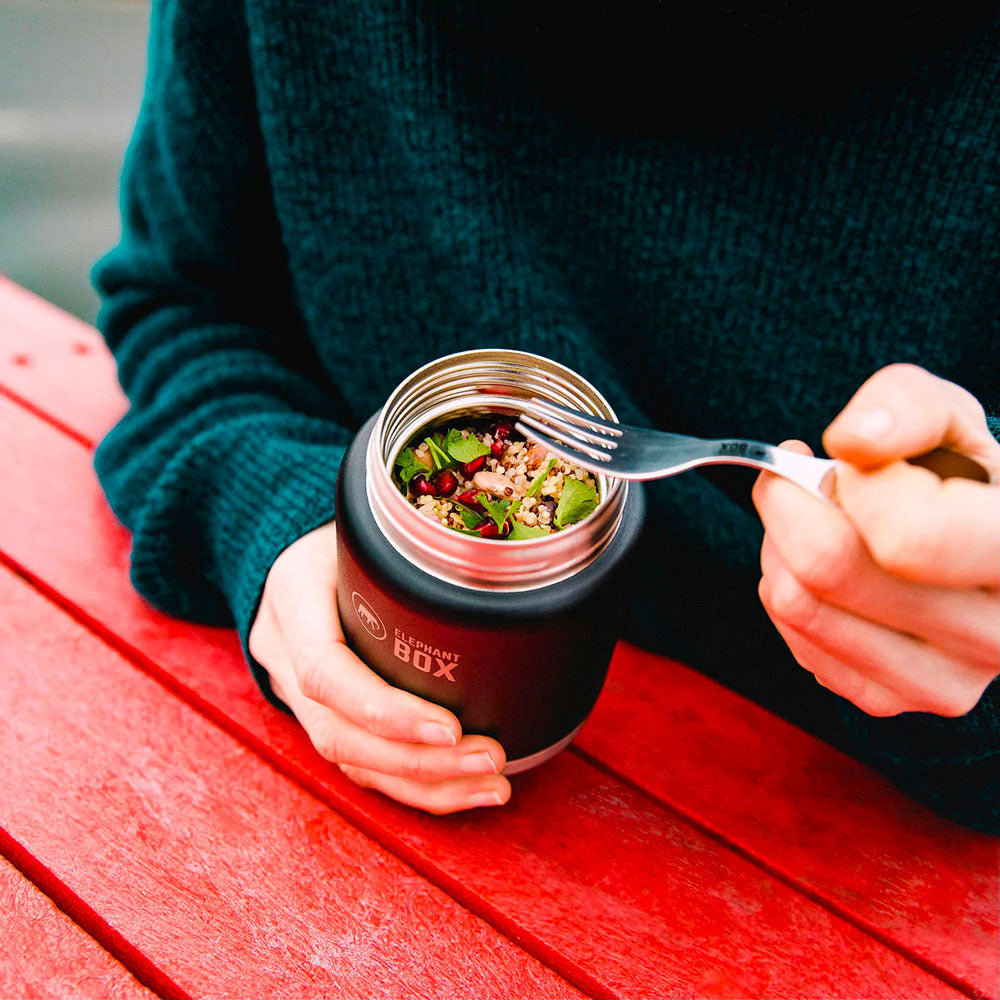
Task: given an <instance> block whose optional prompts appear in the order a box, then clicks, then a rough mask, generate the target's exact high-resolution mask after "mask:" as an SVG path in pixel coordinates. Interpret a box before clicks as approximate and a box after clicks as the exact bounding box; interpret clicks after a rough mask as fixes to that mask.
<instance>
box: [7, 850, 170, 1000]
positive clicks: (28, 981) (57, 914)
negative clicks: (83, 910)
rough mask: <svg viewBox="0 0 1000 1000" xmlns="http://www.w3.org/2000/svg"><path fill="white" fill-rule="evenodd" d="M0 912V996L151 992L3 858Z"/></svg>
mask: <svg viewBox="0 0 1000 1000" xmlns="http://www.w3.org/2000/svg"><path fill="white" fill-rule="evenodd" d="M0 913H2V914H3V932H4V944H3V948H0V996H4V997H67V996H73V997H80V998H84V997H93V998H95V1000H98V998H107V1000H117V998H119V997H122V998H125V997H139V998H150V1000H151V998H152V997H154V996H155V994H153V993H150V992H149V990H147V989H146V987H145V986H142V985H141V984H140V983H137V982H136V981H135V979H134V978H133V977H132V975H131V973H130V972H129V971H128V970H127V969H125V968H124V967H123V966H122V965H121V964H120V963H118V962H117V961H115V959H114V958H112V957H111V955H109V954H108V953H107V952H106V951H105V950H104V949H103V948H102V947H101V946H100V945H99V944H98V943H97V942H96V941H95V940H94V939H93V938H92V937H90V936H89V935H88V934H85V933H84V932H83V931H82V930H81V929H80V928H79V927H78V926H77V925H76V924H75V923H73V921H72V920H70V918H69V917H67V916H66V914H65V913H62V912H61V911H60V910H58V909H57V908H56V906H55V904H54V903H53V902H52V900H51V899H49V897H48V896H46V895H44V894H43V893H41V892H39V891H38V889H36V888H35V887H34V886H33V885H32V884H31V882H29V881H28V880H27V879H26V878H25V877H24V876H23V875H22V874H21V873H20V872H19V871H18V870H17V869H16V868H14V867H13V866H12V865H10V864H8V863H7V862H6V861H5V860H3V859H2V858H0Z"/></svg>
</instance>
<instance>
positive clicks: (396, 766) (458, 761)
mask: <svg viewBox="0 0 1000 1000" xmlns="http://www.w3.org/2000/svg"><path fill="white" fill-rule="evenodd" d="M293 710H294V711H295V714H296V716H297V717H298V719H299V721H300V722H301V723H302V727H303V728H304V729H305V730H306V732H307V733H308V735H309V739H310V740H311V741H312V744H313V746H314V747H315V748H316V751H317V752H318V753H319V755H320V756H321V757H323V758H325V759H326V760H329V761H331V762H333V763H336V764H346V765H350V766H354V767H364V768H369V769H371V770H374V771H379V772H381V773H382V774H387V775H395V776H396V777H400V778H408V779H411V780H412V781H419V782H425V783H426V782H438V781H443V780H444V779H446V778H457V777H468V776H473V775H480V776H481V775H491V774H499V773H500V772H501V771H502V770H503V769H504V767H505V765H506V763H507V759H506V756H505V754H504V752H503V748H502V747H501V746H500V744H499V743H497V742H496V740H492V739H490V738H489V737H487V736H477V735H467V736H463V737H462V739H461V740H460V741H459V743H458V745H457V746H455V747H434V746H428V745H427V744H424V743H402V742H398V741H395V740H387V739H385V738H384V737H382V736H376V735H374V734H373V733H370V732H369V731H368V730H367V729H362V728H361V727H360V726H357V725H355V724H354V723H353V722H351V721H350V720H349V719H345V718H344V717H343V716H340V715H338V714H337V713H336V712H334V711H333V710H332V709H329V708H327V707H326V706H325V705H320V704H318V703H317V702H309V705H308V706H303V705H297V706H296V707H295V709H293Z"/></svg>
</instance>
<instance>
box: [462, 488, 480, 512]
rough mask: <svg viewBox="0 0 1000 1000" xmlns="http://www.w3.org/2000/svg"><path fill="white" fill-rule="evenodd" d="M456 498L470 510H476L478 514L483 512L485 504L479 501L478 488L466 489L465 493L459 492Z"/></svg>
mask: <svg viewBox="0 0 1000 1000" xmlns="http://www.w3.org/2000/svg"><path fill="white" fill-rule="evenodd" d="M455 499H456V500H457V501H458V502H459V503H460V504H463V505H464V506H466V507H468V508H469V510H474V511H475V512H476V513H477V514H481V513H482V512H483V505H482V504H481V503H480V502H479V492H478V490H466V491H465V492H464V493H459V494H458V496H457V497H455Z"/></svg>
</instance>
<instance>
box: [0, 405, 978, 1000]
mask: <svg viewBox="0 0 1000 1000" xmlns="http://www.w3.org/2000/svg"><path fill="white" fill-rule="evenodd" d="M0 395H4V396H6V397H7V398H8V399H10V400H11V401H12V402H13V403H15V404H17V405H18V406H21V407H22V408H24V409H25V410H27V411H28V412H30V413H31V414H32V415H33V416H36V417H38V418H39V419H40V420H43V421H44V422H45V423H48V424H49V425H50V426H52V427H54V428H55V429H57V430H59V431H61V432H62V433H64V434H66V435H67V436H68V437H70V438H72V439H73V440H74V441H76V442H77V443H78V444H81V445H82V446H83V447H84V448H86V449H87V450H89V451H93V449H94V443H93V442H92V441H90V440H89V439H88V438H87V437H85V436H84V435H82V434H80V433H78V432H77V431H75V430H73V429H72V428H70V427H68V426H67V425H65V424H63V423H62V422H61V421H60V420H58V419H56V418H55V417H51V416H50V415H48V414H47V413H45V412H44V411H43V410H41V409H40V408H39V407H37V406H35V405H34V404H33V403H30V402H28V401H27V400H25V399H23V398H22V397H20V396H19V395H18V394H17V393H14V392H13V391H11V390H10V389H8V388H6V387H5V386H3V385H0ZM0 564H2V565H5V566H7V567H8V568H9V569H10V570H11V571H12V572H14V573H16V574H17V575H18V576H19V577H21V579H23V580H24V581H25V582H26V583H28V584H29V585H30V586H32V587H33V588H34V589H35V590H37V591H39V592H40V593H41V594H43V595H44V596H45V597H46V598H48V599H49V600H50V601H51V602H52V603H53V604H55V605H57V606H58V607H59V608H61V609H62V610H63V611H64V612H66V613H67V614H68V615H69V616H70V617H72V618H74V619H75V620H76V621H77V622H79V623H80V624H81V625H83V626H84V627H85V628H86V629H87V630H88V631H90V632H92V633H93V634H94V635H96V636H97V637H98V638H99V639H101V640H102V641H103V642H104V643H105V644H106V645H108V646H110V647H111V648H112V649H114V650H115V651H116V652H118V653H119V654H120V655H122V656H124V657H125V658H126V659H128V660H129V661H130V662H131V663H132V664H133V665H134V666H136V667H137V668H139V669H140V670H142V671H143V672H144V673H146V674H148V675H149V676H151V677H152V678H153V679H154V680H156V681H157V682H158V683H159V684H161V685H162V686H163V687H165V688H166V689H167V690H169V691H170V692H171V693H172V694H174V695H176V696H177V697H179V698H180V699H181V700H182V701H184V702H185V703H187V704H188V705H189V706H190V707H192V708H193V709H195V711H197V712H199V713H200V714H201V715H203V716H205V717H206V718H207V719H209V720H210V721H211V722H212V723H213V724H215V725H216V726H218V727H219V728H220V729H223V730H224V731H225V732H227V733H229V734H230V735H231V736H233V737H234V738H236V739H237V740H238V741H239V742H240V743H242V744H243V745H244V746H246V747H247V748H248V749H250V750H252V751H253V752H254V753H255V754H256V755H257V756H258V757H260V758H262V759H263V760H265V761H266V762H267V763H268V764H270V766H271V767H273V768H274V769H275V770H276V771H278V772H279V773H280V774H282V775H283V776H284V777H286V778H289V779H290V780H292V781H294V782H295V783H296V784H298V785H299V786H300V787H302V788H304V789H305V790H306V791H308V792H309V793H310V794H311V795H313V796H314V797H316V798H318V799H319V800H320V801H322V802H323V803H324V804H325V805H326V806H328V807H329V808H331V809H333V811H334V812H336V813H338V814H339V815H341V816H343V817H344V818H345V819H347V820H348V821H349V822H351V823H352V824H353V825H354V826H356V827H358V829H360V830H361V831H362V832H363V833H365V834H366V835H367V836H369V837H370V838H371V839H372V840H374V841H376V843H378V844H379V845H380V846H382V847H384V848H385V849H386V850H388V851H390V852H391V853H393V854H395V855H396V856H397V857H399V858H400V859H401V860H403V861H405V862H406V863H407V864H408V865H409V866H410V867H411V868H413V869H414V870H415V871H417V872H418V874H420V875H421V876H422V877H423V878H425V879H427V881H429V882H430V883H432V884H433V885H435V886H437V887H438V888H439V889H441V890H442V891H443V892H445V893H447V894H448V895H449V896H451V897H452V898H453V899H454V900H455V901H456V902H458V903H459V904H460V905H462V906H463V907H465V908H466V909H467V910H469V911H470V912H472V913H474V914H475V915H476V916H478V917H479V918H480V919H482V920H484V921H485V922H486V923H488V924H489V925H490V926H492V927H493V928H494V929H495V930H497V931H498V932H499V933H501V934H503V935H504V936H505V937H507V938H508V939H510V940H511V941H513V942H514V943H515V944H516V945H518V946H519V947H521V948H523V949H524V950H525V951H527V952H528V953H529V954H531V955H532V956H533V957H534V958H536V959H537V960H538V961H540V962H541V963H542V964H543V965H547V966H549V968H551V969H552V970H553V971H554V972H556V973H557V974H558V975H560V976H562V977H563V978H564V979H566V980H567V981H569V982H570V983H571V984H572V985H573V986H575V987H576V988H577V989H578V990H580V991H581V992H583V993H587V994H588V995H590V996H591V997H594V998H595V1000H603V998H604V997H608V998H609V1000H613V995H611V994H608V993H607V991H606V990H605V989H604V987H603V986H602V984H601V983H599V982H598V981H596V980H595V979H594V978H593V977H592V976H590V974H589V973H587V972H586V971H585V970H583V969H582V968H580V967H578V966H577V965H575V963H572V962H569V961H568V960H566V959H565V957H564V956H562V955H561V954H560V953H559V952H556V951H555V950H554V949H552V948H551V947H550V946H549V945H547V944H546V943H545V942H544V941H542V940H541V939H539V938H536V937H534V935H531V934H528V933H526V932H525V931H523V930H522V929H521V928H519V927H517V926H516V924H514V923H513V922H512V921H510V920H509V919H508V918H507V917H506V916H505V915H504V914H503V913H502V912H500V911H499V910H497V909H496V908H495V907H493V906H491V904H489V903H488V902H487V901H486V900H484V899H482V897H480V896H478V895H476V894H475V893H472V892H469V891H468V890H466V889H465V887H464V886H463V885H462V883H461V882H459V881H458V880H457V879H454V878H452V877H451V876H449V875H448V874H447V873H445V872H442V871H440V870H437V869H433V868H431V867H430V866H427V865H426V863H425V862H424V860H423V858H422V857H421V856H420V855H419V854H418V853H417V852H416V851H414V850H413V849H411V848H410V847H408V846H407V845H406V844H405V843H402V842H400V841H398V840H396V839H394V838H392V837H391V836H387V832H386V831H385V830H384V829H383V828H382V827H380V826H379V825H378V824H377V823H374V822H373V821H371V820H370V819H369V818H368V817H367V816H365V815H364V813H362V812H361V811H360V810H355V808H354V807H353V806H352V805H351V804H350V803H347V802H343V801H339V800H337V801H335V800H334V797H333V796H332V795H330V793H329V791H328V790H327V789H326V787H325V786H324V785H322V784H320V783H319V782H318V781H316V780H315V779H313V778H312V777H311V776H310V775H309V774H307V773H306V772H304V771H301V770H299V769H298V768H297V767H295V765H294V764H291V763H290V762H289V761H288V760H287V759H286V758H285V757H284V756H283V755H282V754H280V753H279V752H277V751H275V750H274V749H273V748H272V747H270V746H269V745H268V744H267V743H265V742H264V741H263V740H261V739H259V738H258V737H257V736H255V735H254V734H253V733H251V732H250V731H249V730H247V729H245V728H243V727H242V726H240V725H238V724H237V723H235V722H234V721H233V720H232V719H230V717H229V716H227V715H226V714H225V713H224V712H223V711H222V710H220V709H219V708H217V707H216V706H215V705H213V704H212V703H211V702H209V701H207V700H206V699H204V698H202V697H201V695H199V694H198V692H197V691H195V690H193V689H192V688H189V687H187V686H186V685H184V684H182V683H181V682H180V681H178V680H177V679H176V678H175V677H174V676H173V675H172V674H170V673H169V672H168V671H166V670H164V669H163V668H162V667H160V666H159V665H158V664H156V663H155V661H153V660H151V659H150V658H149V657H148V656H146V654H145V653H143V652H142V651H141V650H139V649H136V648H135V647H133V646H132V645H130V644H129V643H128V642H126V641H125V640H123V639H121V638H120V637H119V636H118V635H116V634H115V633H114V632H112V631H111V630H110V629H108V628H107V627H106V626H105V625H103V624H102V623H101V622H99V621H97V620H96V619H94V618H92V617H91V616H90V615H89V614H87V612H86V611H84V610H83V609H82V608H80V607H79V606H77V605H76V604H74V603H73V602H72V601H70V600H69V599H68V598H66V597H64V596H63V595H62V594H61V593H60V592H58V591H57V590H55V589H54V588H52V587H51V586H49V585H48V584H47V583H46V582H45V581H44V580H42V579H40V578H39V577H37V576H36V575H35V574H33V573H31V572H30V571H29V570H27V569H26V568H25V567H23V566H21V565H20V564H19V563H18V562H16V561H15V560H14V559H12V558H11V557H9V556H8V555H7V554H6V553H4V552H2V551H0ZM570 749H571V750H572V751H573V752H574V753H575V754H577V755H578V756H579V757H580V758H581V759H582V760H584V761H585V762H586V763H588V764H589V765H590V766H592V767H595V768H596V769H597V770H599V771H601V772H602V773H604V774H606V775H608V776H609V777H612V778H614V779H615V780H616V781H619V782H621V783H622V784H623V785H626V786H627V787H629V788H631V789H632V790H633V791H636V792H638V793H639V794H641V795H642V796H643V798H645V799H647V800H648V801H651V802H653V803H654V804H655V805H656V806H658V807H659V808H661V809H664V810H666V811H667V812H670V813H672V814H673V815H675V816H678V817H679V818H680V819H682V820H683V821H684V822H685V823H687V824H688V825H690V826H692V827H694V828H695V829H697V830H698V831H699V832H700V833H702V834H704V835H706V836H708V837H710V838H711V839H712V840H713V841H715V842H716V843H719V844H721V845H722V846H723V847H725V848H726V849H727V850H729V851H732V852H733V853H734V854H737V855H738V856H739V857H741V858H742V859H743V860H745V861H747V862H749V863H750V864H752V865H753V866H754V867H756V868H759V869H761V870H762V871H764V872H766V873H767V875H769V876H770V877H771V878H774V879H775V880H776V881H778V882H781V883H782V884H783V885H785V886H787V887H788V888H790V889H792V890H793V891H794V892H796V893H798V894H799V895H801V896H804V897H805V898H806V899H808V900H809V901H810V902H812V903H814V904H815V905H818V906H820V907H821V908H822V909H824V910H826V911H827V912H829V913H832V914H833V915H834V916H836V917H837V918H838V919H840V920H843V921H844V922H845V923H848V924H850V925H851V926H853V927H854V928H856V929H857V930H860V931H862V932H863V933H865V934H867V935H868V936H869V937H872V938H874V939H875V940H876V941H878V942H879V943H880V944H882V945H883V946H885V947H886V948H889V949H890V950H891V951H894V952H895V953H896V954H898V955H900V956H902V957H903V958H905V959H906V960H907V961H909V962H911V963H912V964H914V965H916V966H917V967H918V968H920V969H922V970H923V971H924V972H927V973H929V974H930V975H932V976H934V977H936V978H937V979H940V980H941V981H942V982H944V983H946V984H947V985H949V986H951V987H952V988H953V989H956V990H958V991H959V992H961V993H964V994H965V995H966V996H968V997H970V998H971V1000H992V998H991V997H990V996H989V994H987V993H983V992H982V991H980V990H979V989H977V988H976V987H975V986H973V985H972V984H971V983H968V982H965V981H964V980H962V979H961V978H960V977H957V976H954V975H953V974H952V973H950V972H948V971H947V970H946V969H942V968H940V967H939V966H937V965H936V964H935V963H933V962H931V961H929V960H928V959H926V958H924V957H923V956H921V955H919V954H917V953H915V952H913V951H912V950H911V949H909V948H907V947H906V946H905V945H902V944H900V943H899V942H897V941H895V940H894V939H893V938H891V937H890V936H888V935H886V934H885V933H884V932H883V931H881V930H880V929H879V928H878V927H876V926H873V925H870V924H869V923H868V922H866V921H865V920H863V919H862V918H860V917H858V916H856V915H855V914H852V913H850V912H849V911H848V910H846V909H844V908H843V907H842V906H841V904H839V903H838V902H837V901H836V900H834V899H830V898H827V897H826V896H824V895H822V894H821V893H820V892H819V891H817V890H815V889H813V888H811V887H809V886H806V885H804V884H802V883H800V882H798V881H796V880H795V879H794V878H792V877H791V876H789V875H787V874H784V873H783V872H781V870H780V869H777V868H775V867H774V866H773V865H772V864H771V863H770V862H768V861H767V860H765V859H764V858H762V857H761V856H759V855H757V854H755V853H753V852H752V851H751V850H749V849H748V848H745V847H742V846H740V844H739V843H738V842H736V841H733V840H731V839H730V838H729V837H728V836H727V835H726V834H724V833H722V832H720V831H717V830H715V829H714V828H713V827H711V826H708V825H707V824H705V823H704V822H703V821H702V820H700V819H698V818H697V817H695V816H693V815H690V814H689V813H687V812H686V811H685V810H684V809H683V808H681V807H679V806H677V805H675V804H673V803H671V802H668V801H666V800H664V799H661V798H660V797H659V796H657V795H656V794H654V793H653V792H650V791H649V790H648V789H646V788H644V787H643V786H642V785H641V784H639V783H637V782H636V781H635V780H634V779H632V778H630V777H628V776H626V775H623V774H620V773H619V772H618V771H617V770H615V768H614V767H613V766H612V765H609V764H606V763H605V762H603V761H601V760H599V759H598V758H595V757H593V756H591V755H590V754H589V753H587V752H586V751H584V750H582V749H580V748H579V747H576V746H571V747H570Z"/></svg>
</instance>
